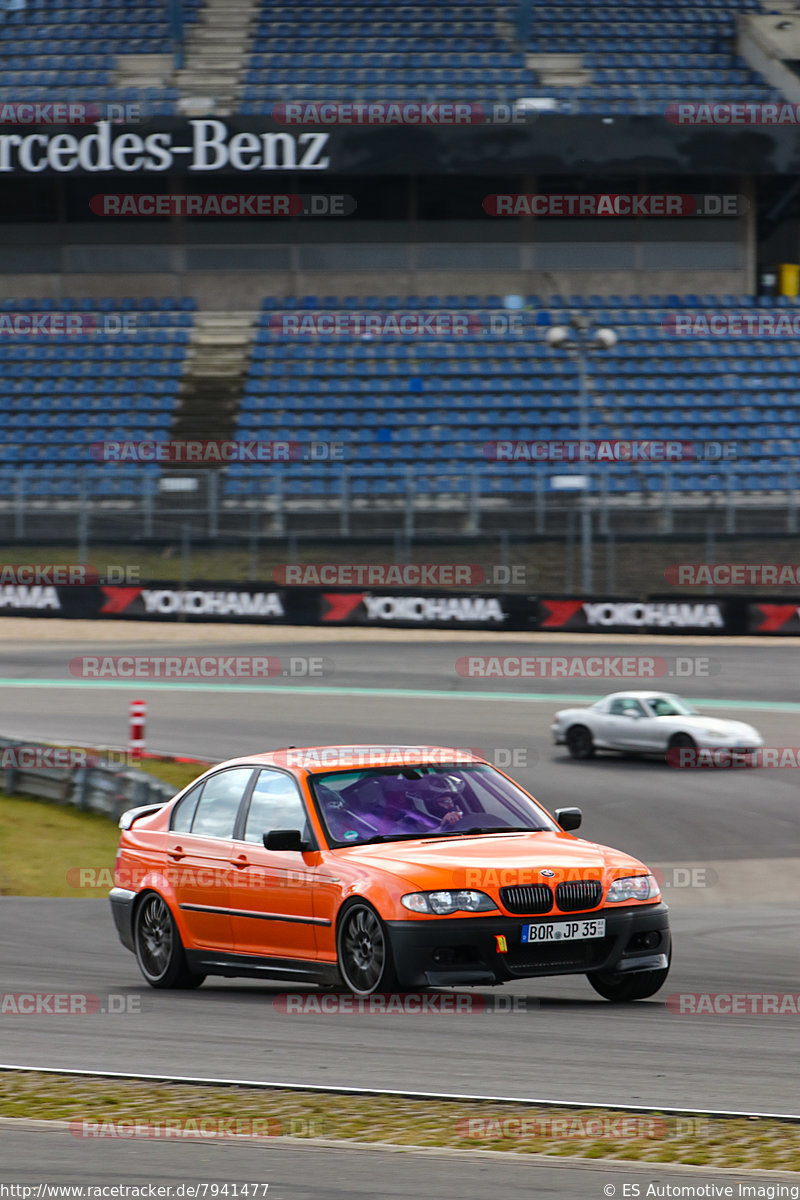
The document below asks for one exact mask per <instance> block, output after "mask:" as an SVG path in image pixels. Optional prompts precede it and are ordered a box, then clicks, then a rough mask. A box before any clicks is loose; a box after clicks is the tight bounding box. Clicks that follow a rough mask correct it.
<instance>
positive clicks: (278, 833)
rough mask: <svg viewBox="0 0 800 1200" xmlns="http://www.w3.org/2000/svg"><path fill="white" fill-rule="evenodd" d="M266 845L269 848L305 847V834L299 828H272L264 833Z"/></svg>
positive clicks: (291, 848)
mask: <svg viewBox="0 0 800 1200" xmlns="http://www.w3.org/2000/svg"><path fill="white" fill-rule="evenodd" d="M264 846H265V847H266V849H267V850H297V851H300V850H302V849H303V835H302V834H301V832H300V830H299V829H271V830H270V831H269V833H265V834H264Z"/></svg>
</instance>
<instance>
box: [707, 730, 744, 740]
mask: <svg viewBox="0 0 800 1200" xmlns="http://www.w3.org/2000/svg"><path fill="white" fill-rule="evenodd" d="M700 732H701V733H702V734H703V735H704V736H705V737H708V738H732V737H736V736H737V735H736V734H735V733H729V732H728V730H727V729H725V730H719V729H701V730H700Z"/></svg>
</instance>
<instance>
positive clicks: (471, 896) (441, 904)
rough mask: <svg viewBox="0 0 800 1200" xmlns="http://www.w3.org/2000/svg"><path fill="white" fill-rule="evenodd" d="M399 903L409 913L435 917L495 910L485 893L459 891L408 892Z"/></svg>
mask: <svg viewBox="0 0 800 1200" xmlns="http://www.w3.org/2000/svg"><path fill="white" fill-rule="evenodd" d="M400 903H401V904H402V905H403V907H404V908H409V909H410V910H411V912H418V913H434V914H435V915H436V916H437V917H442V916H446V915H447V914H448V913H454V912H492V911H493V910H494V909H496V908H497V905H496V904H495V902H494V900H493V899H492V898H491V896H487V895H486V893H485V892H474V891H470V890H459V891H455V892H410V893H409V895H407V896H403V897H402V898H401V900H400Z"/></svg>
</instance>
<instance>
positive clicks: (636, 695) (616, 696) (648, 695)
mask: <svg viewBox="0 0 800 1200" xmlns="http://www.w3.org/2000/svg"><path fill="white" fill-rule="evenodd" d="M656 696H665V697H669V698H670V699H675V700H680V696H678V695H677V693H675V692H653V691H649V692H609V693H608V695H607V696H604V697H603V699H604V700H623V699H625V700H627V699H630V700H652V699H654V697H656Z"/></svg>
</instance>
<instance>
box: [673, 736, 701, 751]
mask: <svg viewBox="0 0 800 1200" xmlns="http://www.w3.org/2000/svg"><path fill="white" fill-rule="evenodd" d="M667 749H668V750H696V749H697V742H696V741H695V740H694V738H693V737H692V735H691V734H690V733H673V735H672V737H671V738H670V739H669V745H668V746H667Z"/></svg>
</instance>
